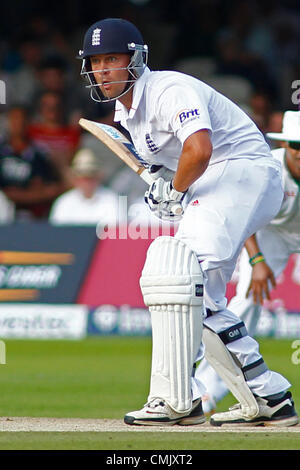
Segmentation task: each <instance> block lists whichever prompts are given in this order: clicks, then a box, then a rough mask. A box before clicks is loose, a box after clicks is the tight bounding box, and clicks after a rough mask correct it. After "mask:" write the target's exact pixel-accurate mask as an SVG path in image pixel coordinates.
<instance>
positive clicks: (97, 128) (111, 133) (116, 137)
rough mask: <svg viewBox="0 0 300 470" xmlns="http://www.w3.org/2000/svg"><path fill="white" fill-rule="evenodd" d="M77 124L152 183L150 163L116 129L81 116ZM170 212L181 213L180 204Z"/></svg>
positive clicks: (146, 180)
mask: <svg viewBox="0 0 300 470" xmlns="http://www.w3.org/2000/svg"><path fill="white" fill-rule="evenodd" d="M79 125H80V126H81V127H82V128H83V129H85V130H86V131H88V132H90V133H91V134H93V135H94V136H95V137H97V139H99V140H101V142H103V143H104V144H105V145H106V146H107V147H108V148H109V149H110V150H111V151H112V152H113V153H115V154H116V155H117V156H118V157H119V158H120V159H121V160H123V162H124V163H126V165H127V166H129V167H130V168H131V169H132V170H133V171H134V172H135V173H137V174H138V175H139V176H140V177H141V178H142V179H143V180H144V181H145V182H146V183H147V184H149V185H150V184H152V183H153V181H154V180H153V178H152V176H151V174H150V172H149V170H148V169H149V167H150V164H149V163H147V162H146V161H145V160H144V159H143V158H142V157H141V156H140V155H139V153H138V152H137V150H136V148H135V147H134V145H133V144H132V142H130V141H129V140H128V139H127V138H126V137H125V136H124V135H123V134H122V132H120V131H119V130H118V129H116V128H115V127H113V126H109V125H108V124H102V123H100V122H95V121H90V120H89V119H84V118H81V119H80V120H79ZM172 212H173V214H175V215H181V214H182V206H181V204H174V206H173V208H172Z"/></svg>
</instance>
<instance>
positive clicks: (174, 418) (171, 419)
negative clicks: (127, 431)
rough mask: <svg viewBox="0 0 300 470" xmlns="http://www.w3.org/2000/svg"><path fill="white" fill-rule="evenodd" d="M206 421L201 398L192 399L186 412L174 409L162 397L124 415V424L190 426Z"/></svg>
mask: <svg viewBox="0 0 300 470" xmlns="http://www.w3.org/2000/svg"><path fill="white" fill-rule="evenodd" d="M205 421H206V418H205V416H204V413H203V410H202V402H201V398H199V399H198V400H194V401H193V403H192V409H191V411H189V412H188V413H178V412H177V411H174V410H173V409H172V408H171V407H170V406H169V405H168V404H167V403H166V402H165V400H163V399H162V398H154V399H153V400H151V401H150V402H149V403H146V405H144V407H143V408H142V409H141V410H138V411H132V412H131V413H128V414H127V415H125V417H124V422H125V423H126V424H140V425H144V426H145V425H146V426H155V425H156V426H172V425H173V424H180V425H181V426H191V425H195V424H202V423H204V422H205Z"/></svg>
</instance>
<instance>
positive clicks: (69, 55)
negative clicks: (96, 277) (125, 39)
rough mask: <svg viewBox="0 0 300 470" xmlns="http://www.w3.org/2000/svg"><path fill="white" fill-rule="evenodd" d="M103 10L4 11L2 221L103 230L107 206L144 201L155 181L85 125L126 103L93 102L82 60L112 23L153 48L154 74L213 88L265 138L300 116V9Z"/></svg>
mask: <svg viewBox="0 0 300 470" xmlns="http://www.w3.org/2000/svg"><path fill="white" fill-rule="evenodd" d="M16 4H17V6H18V8H16ZM93 5H94V3H93V4H92V3H91V2H89V1H86V2H82V1H81V0H74V1H72V2H69V1H64V0H62V1H61V2H59V4H58V2H54V4H53V8H52V5H51V8H50V9H49V10H51V11H49V12H48V13H47V15H46V16H45V15H43V14H42V13H41V12H40V10H39V8H38V2H36V1H34V0H32V1H30V0H29V1H28V2H26V6H25V4H23V3H22V2H18V1H17V0H14V1H12V2H11V3H10V4H8V3H7V2H5V5H4V4H3V5H2V6H0V13H1V15H0V16H1V19H0V26H1V28H0V30H1V32H0V80H2V81H3V82H4V83H5V86H6V104H3V103H1V104H0V191H1V192H0V222H1V223H7V222H12V221H15V220H18V221H21V220H22V221H27V220H48V219H49V220H50V221H52V222H53V223H62V224H63V223H73V224H76V223H78V224H89V223H91V224H95V223H96V222H95V221H96V220H99V218H100V214H101V210H100V209H99V210H98V208H101V206H106V208H107V207H110V208H111V210H109V211H108V212H107V214H108V215H109V214H112V213H115V212H116V211H117V204H118V197H117V196H118V195H120V194H121V195H127V196H128V204H129V207H130V205H131V204H136V203H137V202H139V201H141V200H142V195H143V193H144V191H145V189H146V188H145V183H144V182H142V181H141V180H139V178H137V177H136V175H133V174H131V172H130V170H128V169H127V168H126V167H124V165H123V164H122V163H121V162H120V161H119V159H118V158H117V157H116V156H114V155H113V154H112V153H111V152H110V151H109V150H108V149H107V148H106V147H105V146H104V145H103V144H101V143H100V142H99V141H98V140H97V139H95V138H94V137H92V136H91V135H88V134H87V133H85V132H83V131H82V129H81V128H80V127H79V125H78V120H79V118H80V117H85V118H87V119H92V120H95V121H99V122H104V123H107V124H113V114H114V105H113V104H112V103H105V104H104V103H102V104H101V103H95V102H93V101H92V100H91V99H90V97H89V92H88V91H87V89H86V88H85V87H84V82H83V81H82V79H81V78H80V66H81V64H80V61H79V60H78V59H77V58H76V56H77V53H78V50H79V49H80V48H81V46H82V39H83V35H84V32H85V30H86V29H87V27H88V26H90V24H92V23H93V22H95V21H96V20H98V19H100V18H104V17H109V16H111V17H112V16H116V17H123V18H126V19H128V20H130V21H132V22H134V23H135V24H136V25H137V26H138V27H139V28H140V30H141V31H142V32H143V35H144V38H145V42H146V43H147V44H148V45H149V49H150V55H149V66H150V68H151V69H153V70H158V69H172V70H178V71H183V72H185V73H189V74H191V75H194V76H196V77H197V78H200V79H202V80H203V81H205V82H207V83H209V84H211V85H212V86H213V87H215V88H216V89H218V90H219V91H220V92H222V93H224V94H225V95H227V96H228V97H229V98H231V99H232V100H233V101H235V102H236V103H237V104H238V105H239V106H241V107H242V108H243V109H244V110H245V111H246V112H247V113H248V114H249V115H250V116H251V117H252V119H253V120H254V121H255V122H256V124H257V126H258V127H259V129H260V130H261V131H262V132H263V133H264V134H265V133H266V132H280V130H281V126H282V117H283V112H284V111H285V110H286V109H291V110H293V109H294V110H295V109H298V103H297V102H293V101H292V99H291V96H292V92H293V90H292V84H293V83H295V81H297V80H298V81H299V85H298V88H299V89H300V61H299V57H300V3H299V0H294V1H293V0H290V1H284V2H283V1H280V0H260V1H256V0H253V1H245V0H244V1H243V0H237V1H229V0H185V2H178V3H177V2H175V3H174V1H172V0H130V1H125V0H116V1H115V0H111V2H109V5H107V6H101V8H100V7H99V8H98V11H97V8H95V7H94V8H93ZM89 6H90V7H89ZM16 12H18V13H16ZM299 95H300V92H299ZM84 214H85V216H84ZM104 219H105V220H104V223H106V222H107V220H108V219H106V218H105V217H104Z"/></svg>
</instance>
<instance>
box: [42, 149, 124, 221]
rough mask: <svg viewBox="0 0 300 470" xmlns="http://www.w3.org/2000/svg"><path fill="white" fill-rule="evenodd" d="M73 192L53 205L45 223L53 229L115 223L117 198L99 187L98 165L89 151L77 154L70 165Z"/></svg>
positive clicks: (67, 193) (94, 156)
mask: <svg viewBox="0 0 300 470" xmlns="http://www.w3.org/2000/svg"><path fill="white" fill-rule="evenodd" d="M72 173H73V189H71V190H69V191H67V192H66V193H65V194H62V195H61V196H60V197H59V198H58V199H57V200H56V201H55V202H54V204H53V207H52V209H51V212H50V216H49V221H50V223H52V224H57V225H68V224H70V225H97V224H98V223H100V224H103V225H106V224H114V225H117V222H118V196H117V194H116V193H114V192H113V191H112V190H111V189H108V188H104V187H103V186H101V180H102V170H101V163H100V162H99V159H98V158H97V157H96V155H95V154H94V153H93V152H92V151H91V150H89V149H81V150H79V151H78V152H77V154H76V155H75V157H74V160H73V162H72Z"/></svg>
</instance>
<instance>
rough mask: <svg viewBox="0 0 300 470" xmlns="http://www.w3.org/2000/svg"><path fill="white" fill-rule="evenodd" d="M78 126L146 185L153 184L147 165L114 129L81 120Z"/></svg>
mask: <svg viewBox="0 0 300 470" xmlns="http://www.w3.org/2000/svg"><path fill="white" fill-rule="evenodd" d="M79 124H80V126H81V127H82V128H83V129H85V130H86V131H88V132H90V133H91V134H93V135H94V136H95V137H97V139H99V140H101V142H103V143H104V144H105V145H106V146H107V147H108V148H109V149H110V150H111V151H112V152H114V153H115V154H116V155H117V156H118V157H119V158H120V159H121V160H123V162H124V163H126V165H127V166H129V167H130V168H131V169H132V170H133V171H134V172H135V173H137V174H138V175H139V176H140V177H141V178H142V179H143V180H144V181H145V182H146V183H147V184H151V183H153V178H152V177H151V175H150V173H149V171H148V168H149V166H150V165H149V163H147V162H146V161H145V160H143V158H142V157H141V156H140V155H139V154H138V152H137V150H136V148H135V147H134V145H133V144H132V143H131V142H130V141H129V140H128V139H127V138H126V137H125V135H123V134H122V132H120V131H119V130H118V129H116V128H115V127H112V126H109V125H108V124H102V123H100V122H95V121H89V120H88V119H84V118H81V119H80V120H79Z"/></svg>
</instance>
